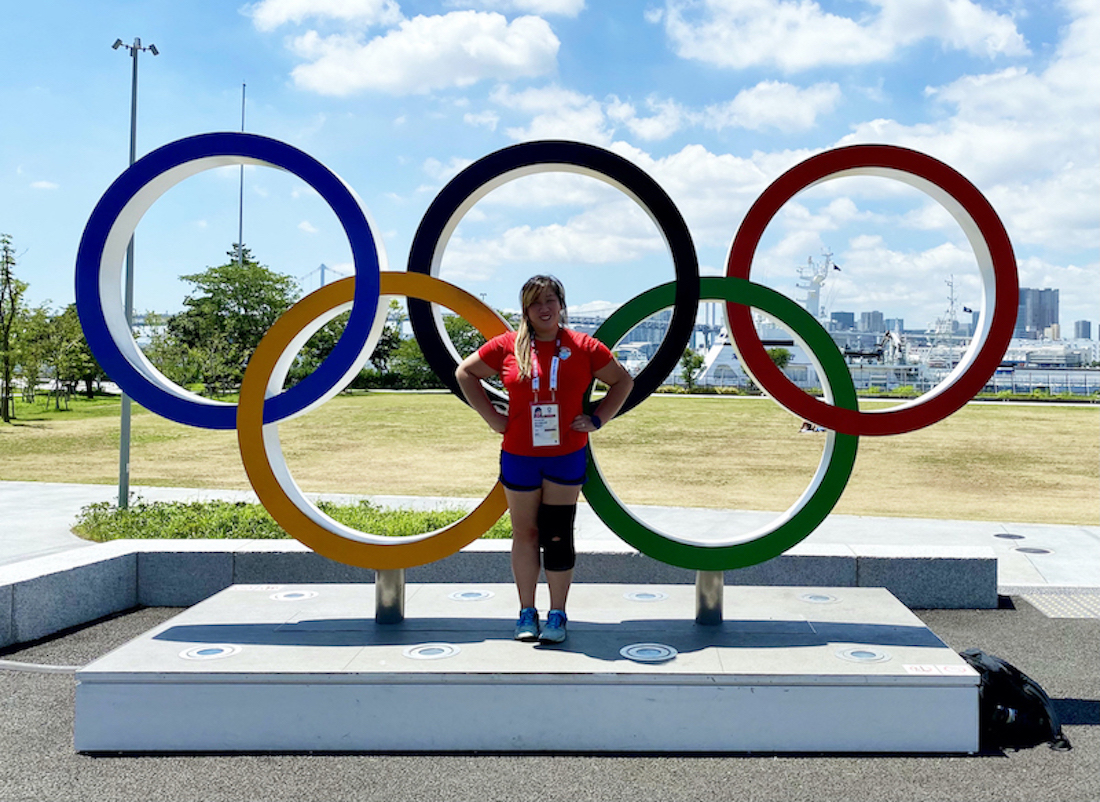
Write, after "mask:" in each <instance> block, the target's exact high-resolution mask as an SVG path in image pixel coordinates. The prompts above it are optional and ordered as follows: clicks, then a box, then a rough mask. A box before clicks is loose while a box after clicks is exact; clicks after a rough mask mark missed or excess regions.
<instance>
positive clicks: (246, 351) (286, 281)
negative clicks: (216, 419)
mask: <svg viewBox="0 0 1100 802" xmlns="http://www.w3.org/2000/svg"><path fill="white" fill-rule="evenodd" d="M228 256H229V257H230V259H229V262H227V263H226V264H223V265H218V266H217V267H208V268H207V269H206V270H204V271H203V272H201V273H193V274H191V275H186V276H181V278H182V279H183V280H184V281H187V282H190V283H191V284H193V285H194V290H195V291H194V293H193V294H191V295H188V296H187V297H186V298H185V299H184V302H183V306H184V309H183V311H182V312H180V313H179V314H177V315H173V316H172V317H170V318H169V319H168V322H167V327H166V329H167V331H166V333H167V335H168V336H169V337H171V338H173V339H174V340H176V341H177V343H179V344H180V345H182V346H186V347H187V348H188V349H190V350H189V351H188V352H186V353H187V354H188V355H189V356H188V360H189V361H187V362H186V364H191V362H193V364H194V365H195V366H196V367H197V370H198V374H199V379H200V380H201V381H202V383H203V385H204V387H203V392H204V393H206V394H208V395H217V394H222V393H225V392H228V391H229V390H231V389H232V388H233V387H235V386H237V385H239V384H240V381H241V378H242V377H243V376H244V369H245V366H246V365H247V364H248V360H249V358H250V357H251V356H252V352H253V351H255V350H256V346H257V345H258V344H259V342H260V340H261V339H262V338H263V336H264V334H265V333H266V332H267V330H268V329H269V328H270V327H271V325H272V324H273V323H274V322H275V320H276V319H277V318H278V317H279V316H280V315H282V314H283V312H285V311H286V310H287V309H289V308H290V306H291V304H293V303H294V301H295V300H296V299H297V298H298V285H297V282H295V280H294V279H293V278H291V277H290V276H287V275H284V274H281V273H276V272H274V271H272V270H271V269H269V268H267V267H265V266H264V265H261V264H260V263H259V262H257V261H256V260H255V259H254V258H253V257H252V254H251V253H250V252H249V250H248V248H243V246H238V245H236V244H235V245H234V246H233V248H232V250H230V251H229V252H228ZM238 257H239V258H240V263H238ZM178 353H181V352H177V356H178ZM158 367H159V366H158Z"/></svg>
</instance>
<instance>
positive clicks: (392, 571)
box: [374, 568, 405, 624]
mask: <svg viewBox="0 0 1100 802" xmlns="http://www.w3.org/2000/svg"><path fill="white" fill-rule="evenodd" d="M404 620H405V569H404V568H389V569H385V570H377V571H375V572H374V623H376V624H400V623H401V622H402V621H404Z"/></svg>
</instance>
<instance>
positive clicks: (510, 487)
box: [455, 276, 634, 643]
mask: <svg viewBox="0 0 1100 802" xmlns="http://www.w3.org/2000/svg"><path fill="white" fill-rule="evenodd" d="M520 303H521V305H522V308H523V319H522V320H521V321H520V324H519V329H518V330H517V331H515V332H508V333H507V334H502V335H500V336H498V337H494V338H493V339H492V340H490V341H489V342H487V343H486V344H485V345H483V346H482V347H481V348H480V349H479V350H478V351H477V353H475V354H471V355H470V356H469V357H468V358H467V359H466V360H465V361H464V362H463V363H462V364H461V365H459V366H458V370H456V371H455V377H456V378H457V379H458V383H459V386H460V387H461V388H462V392H463V394H464V395H465V396H466V400H467V401H469V402H470V406H472V407H473V408H474V409H475V410H476V411H477V412H478V414H479V415H481V417H482V418H484V419H485V422H486V423H488V424H489V428H491V429H492V430H493V431H495V432H498V433H500V434H503V435H504V442H503V444H502V447H501V454H500V481H501V483H502V484H503V485H504V493H505V496H506V497H507V498H508V511H509V513H510V515H511V518H512V573H513V575H514V576H515V580H516V590H517V591H518V592H519V604H520V614H519V621H518V622H517V623H516V630H515V638H516V640H522V641H535V640H538V641H541V642H542V643H561V642H562V641H563V640H565V625H566V621H567V619H566V615H565V602H566V598H567V597H568V595H569V586H570V584H571V583H572V581H573V564H574V562H575V556H576V555H575V550H574V547H573V522H574V519H575V518H576V513H577V497H578V496H579V495H580V492H581V485H582V484H584V477H585V468H586V456H585V449H586V446H587V443H588V433H589V432H594V431H596V430H597V429H599V428H600V427H601V426H602V425H603V424H605V423H607V422H608V421H609V420H611V418H613V417H615V414H616V413H617V412H618V411H619V409H620V408H621V407H622V405H623V403H624V402H625V401H626V397H627V396H628V395H629V394H630V389H631V387H633V386H634V381H633V379H631V378H630V374H629V373H627V372H626V369H625V368H623V366H622V365H620V364H619V363H618V362H617V361H615V358H614V357H613V356H612V354H611V351H610V350H608V348H607V346H605V345H604V344H603V343H601V342H600V341H599V340H596V339H595V338H593V337H589V336H588V335H587V334H581V333H579V332H575V331H570V330H569V329H567V328H565V323H566V315H565V290H564V289H563V288H562V286H561V282H559V281H558V280H557V279H556V278H554V277H552V276H535V277H534V278H532V279H530V280H529V281H528V282H527V283H526V284H524V285H523V290H522V291H521V293H520ZM494 374H500V376H501V378H502V380H503V381H504V388H505V389H506V390H507V391H508V397H509V401H508V413H507V415H504V414H501V413H500V412H498V411H497V410H496V408H494V407H493V405H492V403H491V402H490V401H489V396H488V395H487V394H486V392H485V388H484V387H483V386H482V384H481V380H482V379H487V378H489V377H490V376H492V375H494ZM593 377H595V378H597V379H599V380H600V381H602V382H603V383H604V384H606V385H607V386H608V391H607V395H605V396H604V397H603V400H601V401H600V403H599V406H597V407H596V409H595V411H594V412H593V413H592V414H591V415H586V414H584V409H583V402H584V396H585V391H586V390H587V389H588V385H589V383H590V382H591V380H592V378H593ZM540 556H541V562H540ZM540 567H542V568H545V570H546V583H547V585H549V586H550V612H549V613H548V615H547V619H546V625H545V626H543V627H542V629H541V630H540V628H539V614H538V610H537V609H536V608H535V586H536V585H537V584H538V580H539V569H540Z"/></svg>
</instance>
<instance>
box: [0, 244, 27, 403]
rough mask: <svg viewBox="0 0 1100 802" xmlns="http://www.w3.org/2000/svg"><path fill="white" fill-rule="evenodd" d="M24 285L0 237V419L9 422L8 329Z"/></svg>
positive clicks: (10, 347) (11, 360)
mask: <svg viewBox="0 0 1100 802" xmlns="http://www.w3.org/2000/svg"><path fill="white" fill-rule="evenodd" d="M26 290H27V285H26V283H25V282H22V281H20V280H19V279H17V278H16V277H15V252H14V251H13V250H12V247H11V237H10V236H9V235H7V234H0V420H3V421H4V423H7V422H9V421H10V420H11V419H12V417H13V416H14V415H15V398H14V396H13V395H12V374H13V372H14V369H15V353H14V349H13V342H12V329H13V328H14V326H15V321H16V318H17V317H18V316H19V309H20V306H21V302H22V297H23V293H24V292H26Z"/></svg>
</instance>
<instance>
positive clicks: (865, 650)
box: [836, 646, 890, 663]
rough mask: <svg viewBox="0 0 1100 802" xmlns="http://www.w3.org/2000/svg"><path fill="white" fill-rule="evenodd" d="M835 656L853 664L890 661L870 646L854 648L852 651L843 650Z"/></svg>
mask: <svg viewBox="0 0 1100 802" xmlns="http://www.w3.org/2000/svg"><path fill="white" fill-rule="evenodd" d="M836 656H837V657H839V658H840V659H841V660H849V661H851V662H853V663H884V662H886V661H887V660H889V659H890V655H888V654H887V653H886V652H884V651H882V650H881V649H873V648H871V647H870V646H856V647H854V648H852V649H844V650H843V651H840V652H837V653H836Z"/></svg>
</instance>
